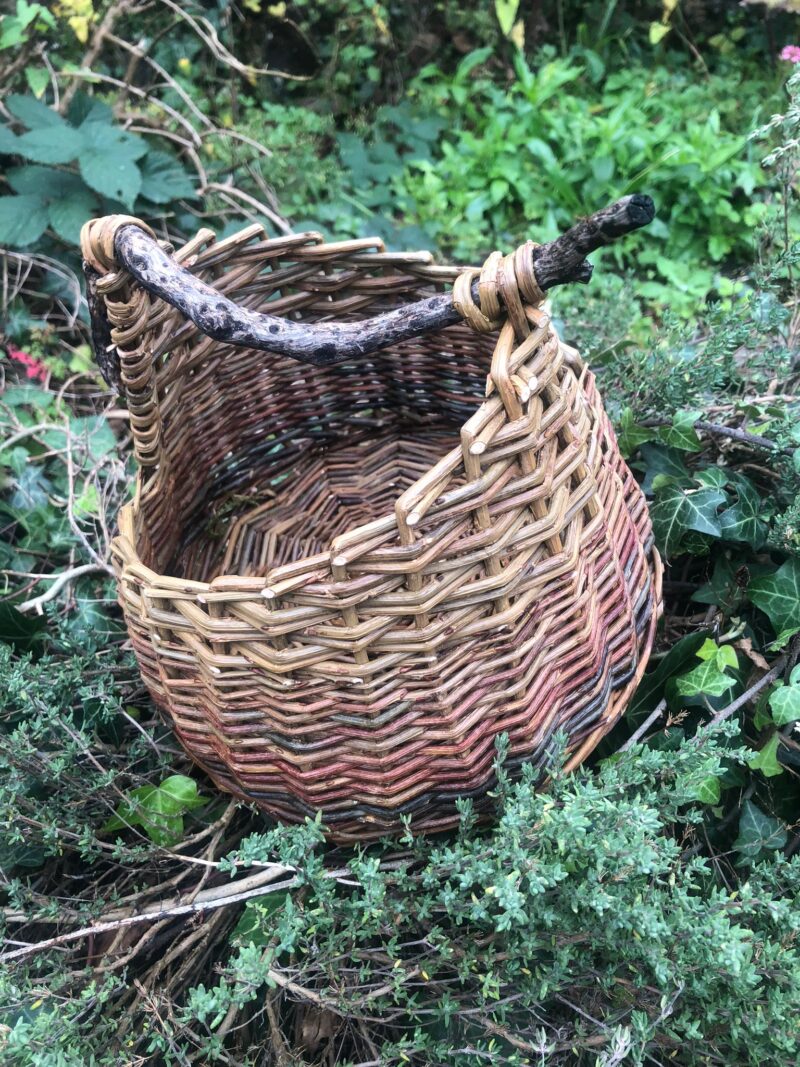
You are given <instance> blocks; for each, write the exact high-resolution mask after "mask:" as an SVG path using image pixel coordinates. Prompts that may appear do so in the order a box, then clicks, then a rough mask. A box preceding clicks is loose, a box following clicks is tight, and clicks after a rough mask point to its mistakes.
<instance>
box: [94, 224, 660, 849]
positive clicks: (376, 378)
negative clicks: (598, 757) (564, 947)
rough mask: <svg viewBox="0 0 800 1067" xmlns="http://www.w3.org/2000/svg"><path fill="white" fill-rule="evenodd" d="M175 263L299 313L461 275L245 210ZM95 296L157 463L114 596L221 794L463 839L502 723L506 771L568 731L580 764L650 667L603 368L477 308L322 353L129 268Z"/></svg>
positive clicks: (539, 322) (639, 559) (319, 316)
mask: <svg viewBox="0 0 800 1067" xmlns="http://www.w3.org/2000/svg"><path fill="white" fill-rule="evenodd" d="M106 247H107V245H106ZM90 251H91V249H90ZM94 251H95V255H94V260H95V261H98V260H101V258H102V257H101V252H100V250H99V249H95V250H94ZM174 255H175V259H176V260H177V261H178V262H180V263H181V264H182V265H184V266H186V267H188V269H190V270H191V271H193V272H194V273H195V274H197V275H198V276H199V277H200V278H202V279H203V280H204V281H206V282H207V283H208V284H210V285H213V286H214V287H215V288H216V289H218V291H220V292H222V293H224V294H225V295H226V296H228V297H229V298H230V299H233V300H235V301H237V302H238V303H240V304H241V305H243V306H245V307H248V308H250V309H252V310H269V311H270V313H272V314H290V315H293V316H295V317H297V316H298V315H299V316H302V317H303V319H305V320H306V321H309V322H314V321H320V320H323V319H337V320H345V321H346V320H351V321H354V320H357V319H359V318H363V317H368V316H372V315H374V314H376V313H378V312H381V311H385V310H388V309H391V308H394V307H397V306H399V305H401V304H403V303H406V302H408V301H411V300H415V299H419V298H420V297H422V296H425V295H430V294H431V293H432V292H435V291H438V290H441V288H442V287H443V286H444V285H449V284H451V283H452V282H453V281H454V279H455V277H456V274H457V273H458V272H457V271H455V270H453V269H449V268H442V267H436V266H434V265H433V264H432V263H431V261H430V258H429V257H428V256H427V255H426V254H421V253H412V254H409V255H402V254H390V253H386V252H384V251H383V249H382V246H380V244H379V242H374V241H373V242H370V241H356V242H343V243H339V244H336V245H329V244H326V243H325V242H323V241H322V239H321V238H320V237H319V235H317V234H303V235H295V236H293V237H290V238H284V239H277V240H263V239H262V237H261V234H260V230H259V228H258V227H250V228H249V229H247V230H245V231H242V233H240V234H237V235H235V236H234V237H233V238H228V239H226V240H224V241H220V242H215V241H214V240H213V235H212V234H210V232H208V231H204V232H203V233H201V234H200V235H198V237H197V238H196V239H195V240H194V241H192V242H190V243H189V244H188V245H187V246H185V247H184V248H182V249H180V250H179V251H177V252H176V253H175V254H174ZM98 291H99V292H100V293H101V294H102V298H103V300H104V302H105V307H106V311H107V314H108V317H109V320H110V322H111V324H112V327H113V330H112V339H113V341H114V343H115V344H116V345H117V349H118V351H119V354H120V362H121V368H122V380H123V385H124V388H125V391H126V395H127V399H128V405H129V408H130V412H131V427H132V431H133V435H134V443H135V451H136V456H137V460H138V463H139V466H140V474H139V478H138V483H137V491H136V496H135V499H134V500H133V502H132V503H131V504H129V505H127V506H126V507H125V508H124V509H123V511H122V512H121V515H120V523H119V534H118V536H117V537H116V538H115V540H114V543H113V554H114V561H115V567H116V572H117V577H118V584H119V597H120V602H121V605H122V608H123V611H124V614H125V619H126V622H127V625H128V629H129V632H130V635H131V639H132V642H133V645H134V648H135V651H136V655H137V658H138V661H139V664H140V667H141V670H142V674H143V677H144V680H145V682H146V684H147V687H148V689H149V691H150V692H151V694H152V696H153V698H154V700H155V701H156V703H157V704H158V706H159V707H160V708H161V709H162V710H163V712H164V713H165V715H166V716H167V718H168V719H169V721H170V722H171V723H172V725H173V727H174V729H175V732H176V734H177V736H178V738H179V739H180V741H181V743H182V744H183V746H184V747H185V749H186V751H187V752H188V753H189V754H190V755H191V757H192V758H193V759H194V760H196V762H197V763H198V764H199V765H200V766H201V767H202V768H204V770H205V771H206V772H207V773H208V774H209V775H210V776H211V777H212V778H213V780H214V781H215V782H216V783H217V785H218V786H219V787H220V788H222V789H225V790H228V791H230V792H232V793H235V794H237V795H239V796H241V797H244V798H246V799H248V800H250V801H252V802H255V803H256V804H258V805H259V806H261V807H262V808H263V809H264V810H265V811H266V812H268V813H270V814H271V815H273V816H276V817H278V818H281V819H285V820H289V821H298V820H302V819H303V818H305V817H306V816H313V815H314V814H315V812H316V811H317V810H319V809H321V810H322V813H323V821H324V823H325V825H326V826H327V827H328V830H329V833H330V835H331V837H332V838H334V839H336V840H340V841H345V842H346V841H355V840H361V841H363V840H368V839H370V838H373V837H377V836H379V835H381V834H384V833H389V832H396V831H397V830H398V829H399V828H400V827H401V825H402V824H401V817H403V816H406V817H408V819H410V822H411V825H412V827H413V828H414V829H415V830H418V831H434V830H439V829H446V828H449V827H452V826H453V825H455V824H456V823H457V821H458V813H457V810H456V800H457V798H459V797H465V796H469V797H472V798H473V801H474V805H475V807H476V809H477V810H478V812H479V813H481V812H487V811H488V810H489V809H490V807H491V803H492V802H491V798H490V797H489V796H488V795H487V794H488V792H489V791H490V790H491V786H492V783H493V780H494V779H493V762H494V759H495V742H496V739H497V737H498V735H500V734H507V735H508V739H509V747H508V751H509V757H508V764H507V766H508V768H509V769H510V771H511V773H512V774H513V773H516V772H517V771H518V769H519V767H520V766H521V764H522V763H523V762H525V761H528V762H533V763H535V764H544V763H545V762H546V758H547V754H548V749H549V744H550V740H551V738H552V735H553V733H554V732H555V731H557V730H564V731H566V733H567V734H568V736H569V739H570V752H571V756H570V762H571V764H572V765H574V764H576V763H578V762H579V761H580V760H581V759H583V758H584V757H585V755H586V754H587V753H588V752H589V751H591V749H592V748H593V746H594V745H595V744H596V743H597V741H598V740H599V739H600V737H602V736H603V734H605V733H606V732H607V731H608V730H609V729H610V728H611V726H612V725H613V724H614V722H615V721H616V720H617V718H618V717H619V715H620V714H621V713H622V711H623V710H624V707H625V705H626V702H627V701H628V699H629V698H630V695H631V693H632V691H633V689H634V687H635V685H636V683H637V681H638V679H639V678H640V677H641V674H642V672H643V670H644V667H645V665H646V662H647V658H648V655H649V652H650V648H651V645H652V641H653V636H654V629H655V624H656V621H657V618H658V614H659V611H660V596H661V589H660V585H661V569H660V563H659V560H658V555H657V553H656V551H655V549H654V547H653V539H652V532H651V528H650V521H649V518H648V514H647V509H646V506H645V501H644V498H643V496H642V494H641V492H640V490H639V488H638V486H637V484H636V482H635V480H634V479H633V477H632V475H631V473H630V471H629V470H628V468H627V466H626V465H625V463H624V461H623V459H622V457H621V456H620V453H619V450H618V447H617V443H616V440H615V437H614V433H613V430H612V429H611V426H610V424H609V421H608V418H607V416H606V414H605V412H604V409H603V405H602V403H601V400H600V398H599V396H598V393H597V390H596V387H595V382H594V378H593V376H592V374H591V372H590V371H589V370H588V368H587V367H586V366H585V365H584V363H583V362H582V360H581V359H580V357H579V356H578V354H577V353H576V352H575V351H574V350H573V349H571V348H569V347H568V346H566V345H565V344H563V343H562V342H561V340H560V339H559V337H558V336H557V334H556V332H555V330H554V328H553V326H552V324H551V322H550V321H549V319H548V316H547V315H546V314H545V313H544V312H543V311H542V310H541V309H538V308H535V307H532V306H526V307H525V308H524V315H525V319H526V323H527V325H526V324H525V323H523V326H525V329H527V331H528V332H527V335H526V336H524V337H523V338H522V339H520V337H519V332H520V331H519V329H518V327H519V321H517V323H516V324H515V325H516V327H517V329H515V325H512V324H511V323H509V322H506V323H505V324H504V325H502V326H500V327H499V328H498V329H496V330H494V332H492V333H487V334H484V335H480V334H477V333H475V332H474V331H473V330H472V329H471V328H470V327H469V326H468V325H466V324H463V325H457V326H451V327H448V328H447V329H444V330H442V331H441V332H439V333H438V334H436V335H428V336H425V337H421V338H418V339H416V340H414V341H406V342H403V343H402V344H398V345H396V346H395V347H394V348H392V349H390V350H388V351H385V352H381V353H377V354H376V355H374V356H371V357H369V358H364V359H360V360H358V361H353V362H347V363H344V364H341V365H339V366H337V367H334V368H318V367H311V366H304V365H300V364H298V363H296V362H295V361H293V360H290V359H287V358H283V357H276V356H272V355H269V354H265V353H263V352H258V351H253V350H250V349H242V348H236V347H233V346H231V345H227V344H222V343H220V342H217V341H214V340H212V339H210V338H207V337H204V336H202V335H201V334H199V333H198V331H197V329H196V327H195V326H194V325H193V324H192V323H191V322H189V321H187V320H186V319H184V318H183V317H182V316H181V315H180V313H179V312H178V311H176V310H175V309H173V308H172V307H170V306H169V305H167V304H166V303H165V302H163V301H161V300H159V299H157V298H155V297H153V296H151V295H150V294H149V293H148V292H146V291H145V290H144V289H143V288H142V287H141V286H140V285H139V284H138V283H137V282H136V281H135V280H134V279H133V278H132V277H130V276H129V275H127V274H126V273H125V272H124V271H120V270H118V269H116V266H115V264H113V263H112V262H107V263H106V272H105V273H104V275H103V277H102V278H101V280H100V282H99V284H98ZM517 318H518V320H519V315H518V316H517Z"/></svg>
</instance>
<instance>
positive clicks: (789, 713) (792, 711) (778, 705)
mask: <svg viewBox="0 0 800 1067" xmlns="http://www.w3.org/2000/svg"><path fill="white" fill-rule="evenodd" d="M769 706H770V709H771V710H772V721H773V722H774V723H775V725H776V726H786V725H787V724H788V723H790V722H798V721H800V685H784V686H781V687H780V689H775V690H774V691H773V692H772V693H770V695H769Z"/></svg>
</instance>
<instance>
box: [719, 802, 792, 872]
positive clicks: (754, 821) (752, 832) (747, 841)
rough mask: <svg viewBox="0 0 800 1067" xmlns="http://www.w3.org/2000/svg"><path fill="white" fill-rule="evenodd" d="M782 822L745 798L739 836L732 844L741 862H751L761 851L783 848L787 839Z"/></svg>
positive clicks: (740, 818)
mask: <svg viewBox="0 0 800 1067" xmlns="http://www.w3.org/2000/svg"><path fill="white" fill-rule="evenodd" d="M788 836H789V835H788V834H787V832H786V828H785V827H784V825H783V823H782V822H780V821H779V820H778V819H775V818H773V817H772V816H770V815H765V814H764V812H763V811H762V810H761V808H759V807H758V805H756V804H754V803H753V801H752V800H745V801H744V803H743V804H742V813H741V815H740V816H739V836H738V837H737V838H736V841H735V842H734V844H733V847H734V849H735V850H736V851H737V852H738V853H739V856H740V857H741V862H742V863H753V862H754V861H755V860H757V859H758V858H759V856H760V855H761V853H762V852H763V851H765V850H766V851H770V852H773V851H775V850H776V849H779V848H783V846H784V845H785V844H786V841H787V840H788Z"/></svg>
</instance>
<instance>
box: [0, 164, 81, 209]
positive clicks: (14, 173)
mask: <svg viewBox="0 0 800 1067" xmlns="http://www.w3.org/2000/svg"><path fill="white" fill-rule="evenodd" d="M5 176H6V180H7V182H8V184H9V185H10V186H11V188H12V189H13V190H14V192H15V193H35V194H36V195H37V196H41V197H42V198H43V199H44V200H54V199H56V198H58V197H62V196H67V197H68V196H71V195H72V194H73V193H76V192H79V191H80V190H83V189H85V188H86V186H85V185H84V184H83V182H82V181H81V180H80V178H79V177H78V175H77V174H70V173H69V171H66V170H58V169H57V168H56V167H40V166H38V165H37V164H35V163H32V164H29V165H26V166H23V167H9V169H8V170H7V171H6V174H5Z"/></svg>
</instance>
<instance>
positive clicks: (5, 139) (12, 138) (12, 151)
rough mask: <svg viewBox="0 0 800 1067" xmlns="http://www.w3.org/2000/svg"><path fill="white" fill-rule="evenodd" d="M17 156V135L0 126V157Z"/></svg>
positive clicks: (6, 127)
mask: <svg viewBox="0 0 800 1067" xmlns="http://www.w3.org/2000/svg"><path fill="white" fill-rule="evenodd" d="M16 154H17V135H16V134H15V133H12V132H11V130H9V128H8V126H0V156H15V155H16Z"/></svg>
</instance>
